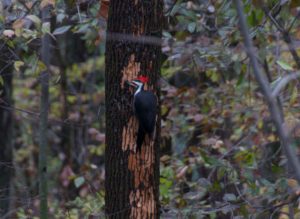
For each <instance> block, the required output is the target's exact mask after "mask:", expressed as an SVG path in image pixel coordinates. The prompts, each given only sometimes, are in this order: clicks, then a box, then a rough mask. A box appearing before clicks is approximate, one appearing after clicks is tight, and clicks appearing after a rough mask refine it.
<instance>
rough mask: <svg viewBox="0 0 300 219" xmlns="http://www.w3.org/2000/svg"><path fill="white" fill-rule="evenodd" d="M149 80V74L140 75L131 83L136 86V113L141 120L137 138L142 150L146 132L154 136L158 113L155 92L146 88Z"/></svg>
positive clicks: (139, 147) (138, 147)
mask: <svg viewBox="0 0 300 219" xmlns="http://www.w3.org/2000/svg"><path fill="white" fill-rule="evenodd" d="M148 81H149V78H148V77H147V76H139V77H137V78H136V79H134V80H132V81H131V83H130V85H131V86H133V87H135V93H134V100H133V105H134V113H135V116H136V117H137V119H138V121H139V129H138V134H137V140H136V145H137V146H136V148H137V149H136V150H137V151H140V150H141V147H142V144H143V142H144V140H145V137H146V134H148V136H149V138H151V137H152V134H153V131H154V127H155V119H156V113H157V99H156V96H155V94H154V93H153V92H151V91H146V90H144V84H145V83H147V82H148Z"/></svg>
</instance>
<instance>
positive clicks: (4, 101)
mask: <svg viewBox="0 0 300 219" xmlns="http://www.w3.org/2000/svg"><path fill="white" fill-rule="evenodd" d="M0 45H1V48H2V49H1V51H0V72H1V73H0V77H1V78H0V80H1V82H0V173H1V176H0V217H2V216H3V215H5V214H6V213H7V212H8V210H9V203H10V184H11V176H12V171H13V166H12V165H13V164H12V128H13V125H12V124H13V119H12V115H13V114H12V108H11V106H12V78H13V74H12V64H13V60H12V57H10V56H11V55H10V52H9V51H8V50H7V47H6V46H5V45H4V46H3V42H0Z"/></svg>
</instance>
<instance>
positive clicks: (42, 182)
mask: <svg viewBox="0 0 300 219" xmlns="http://www.w3.org/2000/svg"><path fill="white" fill-rule="evenodd" d="M51 9H52V6H50V5H48V6H45V7H44V8H42V20H43V22H50V16H51V13H50V10H51ZM50 43H51V40H50V35H49V34H45V35H44V36H43V38H42V48H41V60H42V61H43V63H44V64H45V65H46V66H47V69H46V70H45V71H43V72H42V73H41V75H40V83H41V102H40V121H39V196H40V218H41V219H47V218H48V202H47V198H48V183H47V151H48V150H47V148H48V136H47V127H48V111H49V65H50V57H51V54H50Z"/></svg>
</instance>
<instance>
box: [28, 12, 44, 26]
mask: <svg viewBox="0 0 300 219" xmlns="http://www.w3.org/2000/svg"><path fill="white" fill-rule="evenodd" d="M26 18H28V19H29V20H31V21H32V22H33V23H34V24H36V25H41V23H42V22H41V19H40V18H38V17H37V16H36V15H33V14H31V15H27V16H26Z"/></svg>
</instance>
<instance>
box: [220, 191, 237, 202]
mask: <svg viewBox="0 0 300 219" xmlns="http://www.w3.org/2000/svg"><path fill="white" fill-rule="evenodd" d="M223 200H224V201H229V202H230V201H235V200H236V196H235V195H234V194H232V193H227V194H225V195H224V196H223Z"/></svg>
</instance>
